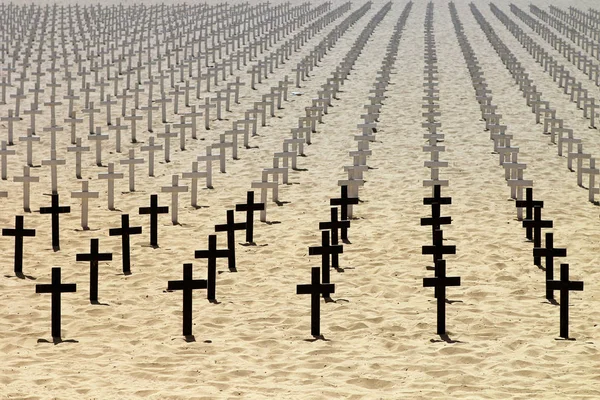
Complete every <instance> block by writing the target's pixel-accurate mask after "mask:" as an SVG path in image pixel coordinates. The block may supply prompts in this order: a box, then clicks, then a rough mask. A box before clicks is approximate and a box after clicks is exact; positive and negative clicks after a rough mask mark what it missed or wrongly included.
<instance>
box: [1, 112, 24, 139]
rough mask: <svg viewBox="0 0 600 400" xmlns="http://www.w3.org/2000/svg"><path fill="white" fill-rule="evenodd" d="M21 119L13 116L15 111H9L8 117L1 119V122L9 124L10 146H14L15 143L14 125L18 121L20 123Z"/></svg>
mask: <svg viewBox="0 0 600 400" xmlns="http://www.w3.org/2000/svg"><path fill="white" fill-rule="evenodd" d="M20 120H21V117H19V116H15V115H13V110H8V116H7V117H1V118H0V121H6V122H8V145H9V146H12V145H14V143H13V123H14V122H16V121H20Z"/></svg>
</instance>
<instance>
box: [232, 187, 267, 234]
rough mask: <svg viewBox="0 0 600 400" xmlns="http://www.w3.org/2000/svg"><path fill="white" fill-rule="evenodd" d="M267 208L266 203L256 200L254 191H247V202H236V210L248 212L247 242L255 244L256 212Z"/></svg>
mask: <svg viewBox="0 0 600 400" xmlns="http://www.w3.org/2000/svg"><path fill="white" fill-rule="evenodd" d="M264 209H265V205H264V203H255V202H254V192H253V191H248V192H246V204H236V205H235V211H245V212H246V243H248V244H254V239H253V236H254V212H255V211H262V210H264Z"/></svg>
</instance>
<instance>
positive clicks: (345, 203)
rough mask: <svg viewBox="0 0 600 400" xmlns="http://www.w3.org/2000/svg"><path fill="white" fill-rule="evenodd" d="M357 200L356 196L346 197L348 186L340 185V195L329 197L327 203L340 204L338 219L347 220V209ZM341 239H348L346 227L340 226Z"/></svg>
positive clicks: (356, 202)
mask: <svg viewBox="0 0 600 400" xmlns="http://www.w3.org/2000/svg"><path fill="white" fill-rule="evenodd" d="M359 201H360V200H359V198H358V197H348V186H342V187H341V197H339V198H337V199H335V198H334V199H330V200H329V205H332V206H340V219H341V220H342V221H347V220H349V218H348V215H349V210H351V208H350V207H352V204H358V202H359ZM341 239H342V240H343V241H348V228H342V231H341Z"/></svg>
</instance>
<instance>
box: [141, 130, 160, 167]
mask: <svg viewBox="0 0 600 400" xmlns="http://www.w3.org/2000/svg"><path fill="white" fill-rule="evenodd" d="M162 149H163V146H162V145H160V144H154V136H150V137H149V138H148V145H147V146H142V147H141V148H140V150H141V151H147V152H148V176H154V152H155V151H158V150H162Z"/></svg>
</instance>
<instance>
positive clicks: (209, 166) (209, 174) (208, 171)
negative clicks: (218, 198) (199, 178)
mask: <svg viewBox="0 0 600 400" xmlns="http://www.w3.org/2000/svg"><path fill="white" fill-rule="evenodd" d="M196 160H198V161H204V162H206V167H205V169H206V187H207V188H208V189H212V188H213V186H212V162H213V161H222V160H225V153H222V154H216V155H213V154H212V146H206V155H205V156H198V157H197V158H196Z"/></svg>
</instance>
